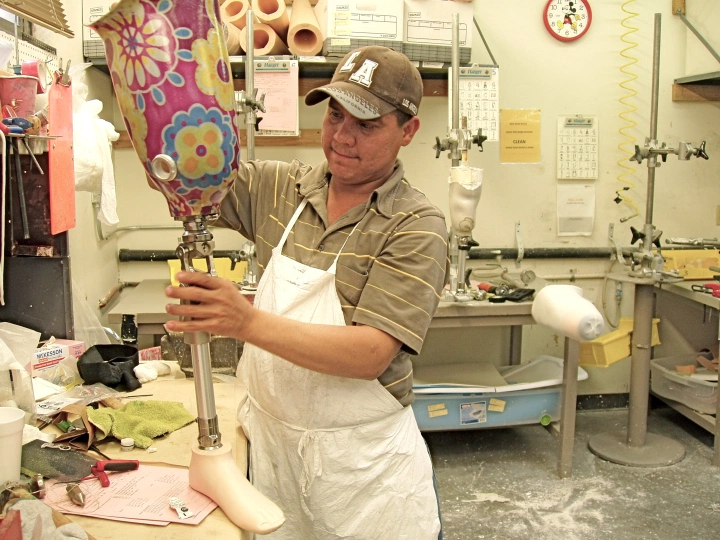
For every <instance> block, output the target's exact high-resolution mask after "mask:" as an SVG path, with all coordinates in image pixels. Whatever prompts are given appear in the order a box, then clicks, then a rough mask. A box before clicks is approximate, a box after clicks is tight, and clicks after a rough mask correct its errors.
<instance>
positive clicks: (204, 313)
mask: <svg viewBox="0 0 720 540" xmlns="http://www.w3.org/2000/svg"><path fill="white" fill-rule="evenodd" d="M175 277H176V278H177V280H178V281H179V282H180V283H182V284H183V285H184V286H182V287H173V286H170V287H168V288H167V289H165V295H166V296H168V297H169V298H177V299H179V300H181V301H182V300H184V301H186V302H189V303H185V304H168V305H167V306H165V311H167V312H168V313H170V314H171V315H178V316H180V317H183V318H192V320H181V321H168V322H167V323H166V327H167V329H168V330H171V331H173V332H208V333H210V334H215V335H219V336H227V337H234V338H236V339H239V340H241V341H245V339H244V338H245V333H244V330H245V328H246V326H247V324H248V323H249V320H250V318H251V317H252V315H253V314H254V313H255V310H254V308H253V306H252V304H251V303H250V302H249V301H248V299H247V298H245V297H244V296H243V295H242V294H241V293H240V291H239V290H238V288H237V286H236V285H235V284H234V283H232V282H231V281H228V280H227V279H222V278H219V277H213V276H209V275H208V274H206V273H204V272H178V273H177V274H176V276H175Z"/></svg>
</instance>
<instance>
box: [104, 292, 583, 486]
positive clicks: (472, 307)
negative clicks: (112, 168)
mask: <svg viewBox="0 0 720 540" xmlns="http://www.w3.org/2000/svg"><path fill="white" fill-rule="evenodd" d="M169 284H170V282H169V280H167V279H150V280H144V281H142V282H140V284H139V285H138V286H137V287H135V288H134V289H131V290H126V291H124V293H123V295H122V297H121V299H120V301H119V302H118V303H117V304H116V305H115V306H114V307H113V308H112V309H111V310H110V311H109V312H108V321H109V322H110V323H111V324H120V323H121V322H122V316H123V315H127V314H131V315H135V323H136V324H137V328H138V335H154V336H157V335H162V334H164V333H165V331H164V329H163V325H164V323H165V322H167V321H168V320H170V319H171V318H172V317H171V316H170V315H168V314H167V313H166V312H165V305H166V304H168V303H169V302H173V301H175V300H171V299H169V298H167V297H166V296H165V288H166V287H167V286H168V285H169ZM532 324H535V320H534V319H533V317H532V302H518V303H515V302H504V303H498V304H494V303H490V302H487V301H482V302H478V301H471V302H446V301H442V302H440V305H439V306H438V308H437V310H436V312H435V315H434V316H433V319H432V322H431V323H430V328H431V329H439V328H477V327H489V326H491V327H492V326H494V327H509V328H510V349H509V358H508V362H509V363H510V364H511V365H518V364H520V357H521V345H522V328H523V325H532ZM579 350H580V346H579V343H578V342H576V341H573V340H566V344H565V366H564V373H563V385H562V403H561V413H560V433H559V439H560V441H559V442H560V451H559V457H558V474H559V475H560V476H561V477H567V476H570V474H571V471H572V450H573V440H574V436H575V411H576V402H577V374H578V356H579ZM568 359H570V361H568Z"/></svg>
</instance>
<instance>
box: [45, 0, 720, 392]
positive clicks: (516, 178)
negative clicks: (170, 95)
mask: <svg viewBox="0 0 720 540" xmlns="http://www.w3.org/2000/svg"><path fill="white" fill-rule="evenodd" d="M76 4H79V2H77V3H76V2H65V5H66V11H68V12H70V13H69V14H70V19H71V26H72V27H73V29H74V30H75V32H76V34H78V35H80V33H81V32H80V24H79V7H76ZM591 4H592V8H593V23H592V27H591V29H590V31H589V32H588V34H587V35H586V36H585V37H583V38H582V39H580V40H579V41H577V42H574V43H569V44H565V43H561V42H559V41H557V40H555V39H553V38H552V37H551V36H550V35H549V34H548V33H547V31H546V30H545V27H544V25H543V22H542V17H541V14H542V7H543V6H544V5H545V2H539V1H538V0H513V1H508V0H475V3H474V10H475V17H476V19H477V21H478V23H479V25H480V27H481V28H482V30H483V33H484V35H485V38H486V40H487V42H488V44H489V46H490V48H491V50H492V52H493V54H494V56H495V58H496V60H497V61H498V63H499V65H500V88H501V90H500V106H501V108H505V109H519V108H538V109H541V111H542V124H541V131H542V134H541V146H542V162H541V163H539V164H527V165H508V164H501V163H500V161H499V148H498V143H486V144H485V152H484V153H479V152H473V153H472V154H471V158H470V161H471V165H474V166H478V167H482V168H483V169H484V171H485V172H484V179H485V180H484V186H483V195H482V199H481V201H480V205H479V209H478V226H477V228H476V232H475V238H476V239H477V240H478V241H479V242H480V245H481V246H482V247H484V248H496V247H514V246H515V229H514V224H515V222H516V221H520V222H521V231H522V235H523V243H524V245H525V247H538V248H540V247H551V246H582V247H595V246H597V247H605V246H609V245H610V243H609V241H608V240H607V231H608V225H609V224H610V223H614V224H615V237H616V238H617V239H619V240H620V242H621V243H622V244H623V245H629V242H630V232H629V227H630V226H631V225H633V226H635V227H636V228H642V224H643V221H644V210H645V203H646V183H647V169H646V168H645V166H644V165H643V166H638V167H637V171H636V173H635V174H634V181H635V182H636V184H637V187H636V188H635V189H633V190H632V191H631V192H630V193H629V194H630V196H631V197H632V199H633V200H634V201H635V203H636V204H638V206H639V207H640V208H641V210H642V212H643V216H641V217H640V218H635V219H633V220H631V221H629V222H627V223H625V224H621V223H620V222H619V219H620V218H621V217H623V216H627V215H629V214H630V213H631V211H630V209H629V208H628V207H627V206H625V205H617V204H615V203H614V202H613V199H614V197H615V191H616V190H617V189H619V188H620V187H622V185H623V184H620V182H619V181H618V180H617V176H618V174H619V173H620V172H621V169H620V167H619V166H618V164H617V162H618V160H620V159H623V158H624V154H622V153H621V152H620V151H619V150H618V148H617V147H618V144H619V143H620V142H621V141H622V138H621V137H620V135H619V133H618V129H619V128H621V127H622V126H623V122H622V120H621V119H620V118H619V117H618V114H619V113H620V112H621V110H622V107H621V105H620V103H619V99H620V98H621V97H622V96H624V95H626V94H627V92H626V91H625V90H623V89H622V88H621V87H620V83H621V82H622V81H623V80H625V79H627V76H626V75H623V74H622V73H621V72H620V67H621V66H622V65H623V64H625V63H627V60H624V59H623V58H622V57H621V56H620V51H621V50H622V49H623V48H625V47H626V46H627V45H624V44H623V43H622V42H621V39H620V38H621V35H622V34H623V33H625V32H626V30H625V29H623V27H622V26H621V21H622V20H623V19H624V18H625V17H627V15H626V14H625V13H624V12H623V11H622V9H621V6H622V5H623V4H626V5H627V6H628V9H630V10H633V11H636V12H638V13H639V16H638V17H636V18H634V19H633V24H634V25H635V26H636V27H638V29H639V30H638V31H637V32H636V33H634V34H633V35H632V36H631V39H634V40H635V41H636V42H637V43H638V47H637V48H635V49H634V50H633V51H632V54H633V55H634V56H635V57H636V58H637V59H638V62H637V64H636V65H635V66H634V67H632V68H631V69H632V70H633V71H634V72H635V73H636V74H637V77H638V78H637V80H636V81H635V83H633V87H634V89H635V90H636V91H637V96H636V97H634V98H630V101H631V102H632V103H634V105H635V106H636V107H637V111H636V112H634V113H633V114H632V115H631V116H632V118H633V119H634V121H635V122H636V123H637V127H636V128H635V129H633V130H631V133H632V134H633V135H634V136H635V138H636V139H637V143H638V144H641V145H642V143H643V141H644V138H645V137H646V136H647V135H648V134H649V124H650V97H651V96H650V86H651V72H652V41H653V16H654V13H655V12H659V13H661V14H662V46H661V66H660V96H659V117H658V139H659V140H660V141H664V142H666V143H667V144H668V145H669V146H676V145H677V143H678V142H679V141H690V142H692V143H695V144H698V143H699V142H700V141H701V140H706V141H707V152H708V154H710V156H711V160H710V161H703V160H697V159H693V160H691V161H689V162H679V161H678V160H677V159H676V158H674V157H670V158H669V159H668V162H667V163H666V164H663V166H662V167H661V168H660V169H659V170H658V171H657V176H656V191H655V210H654V219H653V222H654V223H655V225H656V226H658V227H659V228H660V229H662V230H663V231H665V237H668V236H694V237H700V236H702V237H706V238H708V237H710V238H711V237H716V236H718V226H717V224H716V221H715V215H716V206H717V205H718V202H719V201H720V182H718V170H719V166H718V163H720V162H719V161H718V160H720V136H719V134H718V126H719V125H720V103H717V102H716V103H673V102H672V101H671V94H670V91H671V84H672V82H673V80H674V79H675V78H677V77H682V76H684V75H686V74H690V73H699V72H707V71H717V70H718V67H717V63H716V62H715V60H714V59H713V58H712V56H710V55H709V53H707V51H705V50H704V47H702V45H699V43H698V42H697V39H696V38H695V36H693V35H692V34H690V32H689V31H688V30H687V29H686V27H685V25H684V24H683V23H682V21H681V20H680V19H679V18H677V17H676V16H673V15H672V13H671V0H637V1H629V2H623V1H621V0H595V1H593V2H592V3H591ZM687 5H688V11H689V13H688V18H689V19H690V20H691V21H693V22H694V23H696V24H697V26H698V27H699V28H701V31H703V34H704V35H705V37H706V38H708V39H710V40H711V41H713V40H714V41H715V46H716V47H718V48H720V43H719V42H718V38H717V37H715V36H714V34H713V28H716V27H717V23H718V22H720V8H719V7H718V6H717V2H713V1H712V0H693V1H692V2H688V3H687ZM76 11H77V13H76ZM80 42H81V40H80V38H76V39H75V40H74V41H72V42H71V43H68V44H66V45H67V47H68V51H69V52H68V53H66V54H68V55H69V57H70V56H72V57H73V61H75V58H76V57H77V61H81V60H82V58H81V57H80V55H81V49H80V46H81V45H80ZM473 43H474V47H473V56H472V58H473V61H475V62H479V63H488V62H489V57H488V55H487V54H486V53H485V51H484V48H483V46H482V41H481V40H480V39H479V36H478V35H477V33H476V34H475V36H474V41H473ZM59 48H60V47H59ZM103 77H104V76H103V75H97V74H96V75H95V78H97V79H98V80H97V81H96V82H97V84H96V85H95V86H96V88H97V89H98V90H97V91H98V92H100V93H103V92H104V93H105V94H104V95H103V97H105V98H107V100H106V108H107V109H108V110H109V107H110V106H111V103H112V101H111V100H110V98H109V94H108V92H109V90H108V86H109V85H108V84H107V81H106V80H105V81H104V80H102V78H103ZM103 89H104V90H103ZM114 110H115V113H114V118H113V119H114V121H115V123H116V125H117V126H118V128H120V127H121V125H122V122H121V120H120V116H119V114H118V112H117V107H114ZM322 113H323V107H322V106H317V107H312V108H309V107H305V106H304V105H301V112H300V114H301V127H302V128H318V127H320V123H321V117H322ZM564 114H584V115H594V116H597V117H598V118H599V123H600V130H601V131H600V170H601V175H600V178H599V179H598V180H597V181H595V185H596V189H597V192H596V200H597V203H596V216H595V228H594V232H593V234H592V236H590V237H558V236H557V231H556V227H557V226H556V186H557V180H556V177H555V152H556V144H555V138H556V128H555V126H556V121H557V117H558V115H564ZM420 118H421V121H422V128H421V130H420V132H419V134H418V135H417V137H416V139H415V141H413V143H412V145H411V146H410V147H409V148H406V149H403V151H402V152H401V156H400V157H401V159H402V160H403V161H404V164H405V167H406V170H407V177H408V179H409V180H410V181H411V182H412V183H413V184H415V185H416V186H418V187H419V188H420V189H421V190H423V191H424V192H425V193H427V194H428V195H429V196H430V198H431V199H432V200H433V201H434V202H435V203H436V204H437V205H438V206H439V207H440V208H441V209H442V210H443V211H444V212H445V213H446V214H447V210H448V204H447V182H446V178H447V176H448V170H449V167H450V162H449V160H448V159H446V158H445V157H442V158H440V159H435V154H434V150H432V145H433V143H434V138H435V136H436V135H438V136H442V135H444V134H445V133H446V131H447V126H446V121H447V99H446V98H425V99H424V100H423V104H422V107H421V112H420ZM257 157H258V158H268V159H283V160H290V159H293V158H299V159H301V160H303V161H306V162H308V163H317V162H319V161H321V160H322V159H323V156H322V152H321V150H320V149H316V148H258V149H257ZM115 171H116V181H117V196H118V214H119V216H120V220H121V222H120V226H127V225H169V224H172V221H171V219H170V216H169V213H168V210H167V206H166V204H165V201H164V199H163V198H162V196H161V195H159V194H158V193H155V192H153V191H152V190H150V189H149V188H148V187H147V186H146V183H145V178H144V173H143V171H142V168H141V167H140V165H139V163H138V161H137V158H136V156H135V154H134V152H133V151H132V150H117V151H115ZM177 236H178V232H175V231H140V232H126V233H121V234H118V235H115V236H113V240H111V241H107V242H102V243H99V242H97V241H96V239H95V236H94V231H93V224H92V216H91V215H90V203H89V198H88V197H85V194H78V227H77V229H76V230H75V231H73V233H72V234H71V242H72V247H73V251H72V256H73V267H72V271H73V275H74V277H75V279H76V281H78V280H79V279H78V278H80V280H81V282H82V287H83V288H84V289H85V293H86V294H87V295H88V299H89V301H90V302H91V303H94V302H96V300H97V298H99V297H100V296H102V295H103V294H104V293H105V292H106V291H107V289H109V287H110V286H111V285H112V284H113V283H115V282H116V281H117V279H118V278H119V279H120V280H121V281H137V280H140V279H144V278H147V277H166V276H167V266H166V265H165V263H133V264H129V263H125V264H122V265H120V268H119V271H118V265H117V263H116V262H115V261H116V252H117V249H120V248H132V249H174V248H175V247H176V245H177ZM216 241H217V249H236V248H238V247H239V246H240V245H241V244H242V242H243V240H242V239H241V238H239V237H238V236H237V235H235V234H233V233H228V232H227V231H216ZM472 264H473V266H479V265H482V264H485V262H484V261H473V263H472ZM508 265H509V266H510V267H511V268H514V267H515V265H514V263H512V262H510V261H508ZM609 265H610V262H609V261H598V260H555V261H538V260H527V261H524V262H523V263H522V266H521V268H523V269H524V268H531V269H534V270H535V271H536V272H537V273H538V275H540V276H543V275H557V274H567V275H569V271H570V270H574V271H575V272H577V273H579V274H597V273H604V272H606V271H607V270H608V268H609ZM618 269H619V268H618V267H616V270H618ZM579 284H580V285H581V286H582V287H583V288H584V290H585V294H586V297H588V298H590V299H591V300H592V301H593V302H595V303H596V305H598V307H600V305H601V303H602V299H601V293H602V286H603V282H602V280H598V279H594V280H583V281H581V282H579ZM610 289H611V290H610V291H608V298H611V296H612V294H613V293H614V286H612V287H610ZM624 292H625V295H624V300H623V305H622V311H623V314H625V315H629V314H631V313H632V290H631V289H629V288H628V287H625V291H624ZM612 315H613V316H614V312H613V313H612ZM466 337H468V336H466ZM469 339H472V336H469ZM453 340H454V339H453ZM524 342H525V343H524V353H523V354H524V357H525V358H528V357H530V356H534V355H535V354H540V353H551V354H560V353H561V343H560V341H559V340H558V339H557V337H556V336H552V335H550V334H549V333H547V332H545V331H543V330H542V329H539V328H527V329H526V331H525V339H524ZM628 373H629V361H627V360H626V361H623V362H619V363H618V364H616V365H614V366H612V367H610V368H608V369H606V370H600V369H596V370H592V373H591V378H590V381H588V382H587V383H586V384H585V385H584V387H583V389H582V390H581V392H584V393H600V392H622V391H627V379H628Z"/></svg>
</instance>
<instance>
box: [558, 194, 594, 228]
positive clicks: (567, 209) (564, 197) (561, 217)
mask: <svg viewBox="0 0 720 540" xmlns="http://www.w3.org/2000/svg"><path fill="white" fill-rule="evenodd" d="M557 218H558V236H590V235H591V234H592V231H593V222H594V221H595V185H594V184H558V187H557Z"/></svg>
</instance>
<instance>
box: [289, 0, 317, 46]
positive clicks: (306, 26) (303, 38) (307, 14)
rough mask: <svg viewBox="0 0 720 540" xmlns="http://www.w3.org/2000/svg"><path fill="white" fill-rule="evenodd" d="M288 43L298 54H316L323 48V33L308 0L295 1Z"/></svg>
mask: <svg viewBox="0 0 720 540" xmlns="http://www.w3.org/2000/svg"><path fill="white" fill-rule="evenodd" d="M287 43H288V48H289V49H290V52H291V53H293V54H296V55H298V56H315V55H316V54H318V53H319V52H320V51H321V50H322V46H323V35H322V32H321V31H320V25H319V24H318V22H317V17H315V12H314V11H313V9H312V6H311V5H310V2H309V1H308V0H294V1H293V5H292V16H291V17H290V31H289V32H288V35H287Z"/></svg>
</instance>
